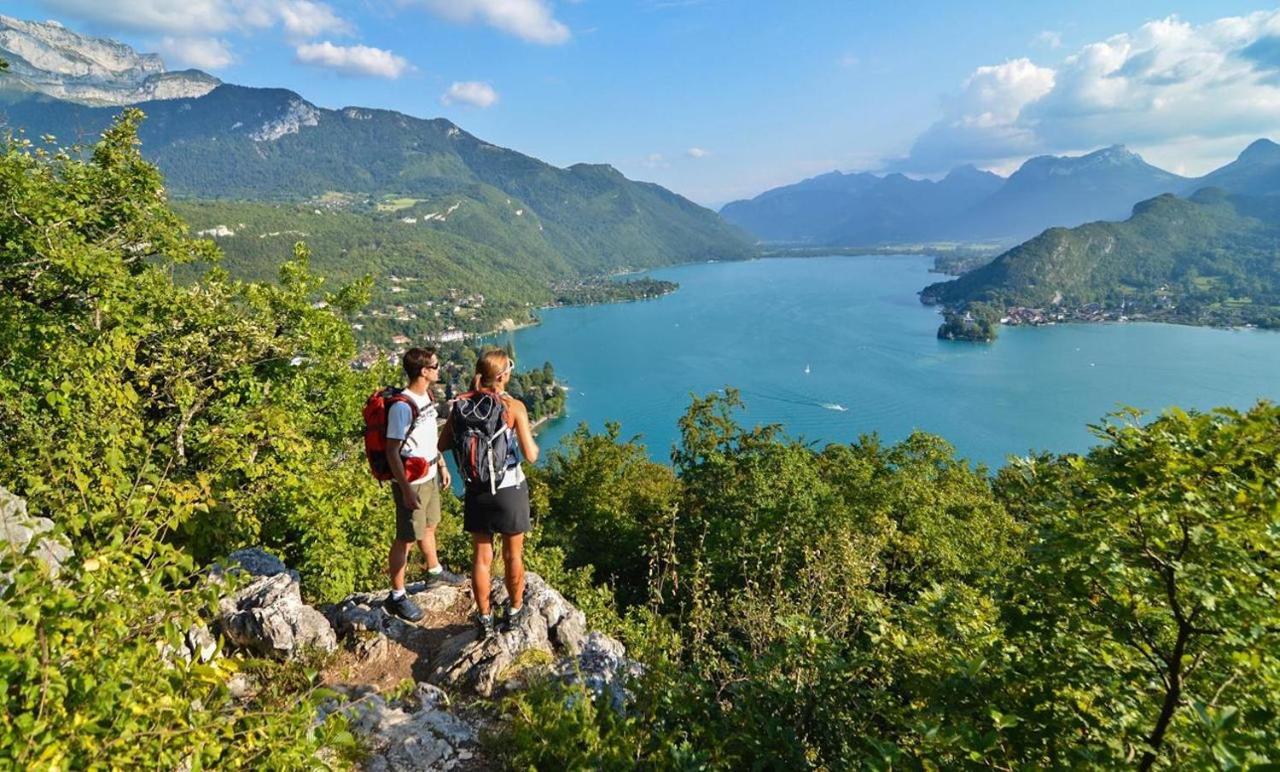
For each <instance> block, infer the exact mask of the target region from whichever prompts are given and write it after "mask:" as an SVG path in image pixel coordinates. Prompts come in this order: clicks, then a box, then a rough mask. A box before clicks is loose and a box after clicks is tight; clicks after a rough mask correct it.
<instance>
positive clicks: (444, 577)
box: [427, 568, 467, 587]
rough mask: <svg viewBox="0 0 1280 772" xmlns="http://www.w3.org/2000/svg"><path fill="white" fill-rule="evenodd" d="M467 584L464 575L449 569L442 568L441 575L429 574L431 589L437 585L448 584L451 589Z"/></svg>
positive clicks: (428, 583) (428, 584) (428, 579)
mask: <svg viewBox="0 0 1280 772" xmlns="http://www.w3.org/2000/svg"><path fill="white" fill-rule="evenodd" d="M466 583H467V577H465V576H463V575H462V574H455V573H454V572H452V571H450V570H449V569H447V568H441V569H440V573H438V574H433V573H431V572H430V571H428V572H427V586H428V587H431V586H434V585H437V584H447V585H449V586H450V587H461V586H462V585H464V584H466Z"/></svg>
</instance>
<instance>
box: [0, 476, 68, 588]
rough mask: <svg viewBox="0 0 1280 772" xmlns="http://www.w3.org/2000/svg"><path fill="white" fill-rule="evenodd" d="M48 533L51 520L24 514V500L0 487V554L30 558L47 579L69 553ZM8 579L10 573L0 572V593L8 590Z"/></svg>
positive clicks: (9, 579) (59, 541)
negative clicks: (46, 575) (36, 563)
mask: <svg viewBox="0 0 1280 772" xmlns="http://www.w3.org/2000/svg"><path fill="white" fill-rule="evenodd" d="M52 532H53V521H52V520H50V519H49V518H47V517H32V516H31V515H29V514H27V502H26V501H25V500H24V499H22V498H21V497H19V496H15V495H13V494H12V493H10V492H9V491H8V490H7V489H5V488H3V487H0V555H7V556H9V557H11V558H17V559H19V560H20V559H21V558H23V557H29V558H33V559H35V560H36V562H38V563H39V564H40V565H42V566H43V567H44V569H45V570H46V571H48V572H49V577H50V578H51V579H53V578H57V576H58V574H59V573H61V571H62V566H63V564H65V563H66V562H67V560H68V559H70V557H71V555H72V552H71V548H70V547H68V546H67V545H66V543H65V542H63V541H62V540H60V539H58V538H56V537H54V536H53V533H52ZM13 562H17V560H15V561H13ZM12 581H13V577H12V573H11V572H0V592H4V591H5V590H6V589H8V587H9V585H10V584H11V583H12Z"/></svg>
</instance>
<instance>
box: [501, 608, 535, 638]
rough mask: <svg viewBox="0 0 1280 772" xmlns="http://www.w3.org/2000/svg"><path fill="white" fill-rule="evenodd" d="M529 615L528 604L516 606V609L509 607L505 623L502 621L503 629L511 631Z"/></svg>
mask: <svg viewBox="0 0 1280 772" xmlns="http://www.w3.org/2000/svg"><path fill="white" fill-rule="evenodd" d="M528 617H529V607H528V606H523V605H522V606H521V607H520V608H515V609H513V608H510V607H508V608H507V615H506V617H505V618H504V619H503V623H502V629H503V631H504V632H509V631H511V630H514V629H516V627H518V626H519V625H520V623H521V622H524V620H525V619H527V618H528Z"/></svg>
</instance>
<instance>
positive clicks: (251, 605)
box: [218, 571, 338, 659]
mask: <svg viewBox="0 0 1280 772" xmlns="http://www.w3.org/2000/svg"><path fill="white" fill-rule="evenodd" d="M218 613H219V617H218V619H219V626H220V628H221V629H222V633H223V635H225V636H226V637H227V639H228V640H230V641H231V642H232V643H233V644H235V645H236V646H240V647H243V648H246V649H250V650H251V651H254V652H257V653H258V654H262V655H265V656H269V657H274V658H277V659H293V658H296V657H298V656H299V655H300V654H301V653H302V652H303V651H304V650H306V649H308V648H315V649H320V650H322V651H326V652H331V651H333V650H335V649H337V647H338V639H337V637H336V636H335V635H334V634H333V628H331V627H330V626H329V621H328V620H327V619H325V617H324V615H323V614H321V613H320V612H319V611H316V610H315V609H314V608H312V607H311V606H308V605H306V604H305V603H303V602H302V593H301V590H300V588H299V585H298V577H297V574H296V573H294V572H292V571H286V572H284V573H275V574H271V575H266V576H259V577H258V578H257V579H254V580H253V581H252V582H250V583H249V584H247V585H245V586H244V587H242V588H240V589H239V590H238V591H237V592H236V593H235V594H234V595H231V596H229V597H225V598H222V599H221V600H220V601H219V602H218Z"/></svg>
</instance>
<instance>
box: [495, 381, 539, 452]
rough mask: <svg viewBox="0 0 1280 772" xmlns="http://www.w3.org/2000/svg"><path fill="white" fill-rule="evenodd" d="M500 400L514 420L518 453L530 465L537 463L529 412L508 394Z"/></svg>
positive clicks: (536, 448)
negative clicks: (518, 444)
mask: <svg viewBox="0 0 1280 772" xmlns="http://www.w3.org/2000/svg"><path fill="white" fill-rule="evenodd" d="M502 399H503V400H504V401H505V402H506V403H507V409H508V410H510V411H511V415H512V417H513V418H515V419H516V440H517V441H519V443H520V453H521V455H523V456H524V457H525V458H526V459H528V461H529V463H530V464H536V463H537V462H538V443H536V442H534V440H533V429H532V428H531V427H530V426H529V411H528V410H527V409H526V408H525V406H524V403H523V402H521V401H520V400H518V399H515V398H513V397H511V396H510V395H508V394H503V395H502Z"/></svg>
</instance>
